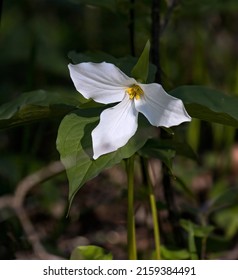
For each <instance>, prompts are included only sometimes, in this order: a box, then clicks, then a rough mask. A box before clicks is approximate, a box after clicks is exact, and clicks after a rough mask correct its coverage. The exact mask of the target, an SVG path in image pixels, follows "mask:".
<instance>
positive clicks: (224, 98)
mask: <svg viewBox="0 0 238 280" xmlns="http://www.w3.org/2000/svg"><path fill="white" fill-rule="evenodd" d="M169 94H171V95H172V96H174V97H177V98H180V99H181V100H182V101H183V102H184V105H185V107H186V109H187V111H188V113H189V115H190V116H191V117H193V118H198V119H200V120H204V121H208V122H215V123H220V124H225V125H230V126H234V127H238V110H237V108H238V98H237V97H232V96H228V95H225V94H224V93H222V92H220V91H217V90H214V89H210V88H207V87H203V86H182V87H178V88H176V89H174V90H172V91H170V92H169Z"/></svg>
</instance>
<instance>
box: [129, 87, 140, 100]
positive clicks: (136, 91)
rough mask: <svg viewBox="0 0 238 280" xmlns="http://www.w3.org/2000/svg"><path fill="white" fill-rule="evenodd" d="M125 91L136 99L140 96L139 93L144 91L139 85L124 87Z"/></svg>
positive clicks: (131, 97)
mask: <svg viewBox="0 0 238 280" xmlns="http://www.w3.org/2000/svg"><path fill="white" fill-rule="evenodd" d="M126 93H127V94H129V98H130V99H133V98H135V99H136V100H138V99H140V98H141V95H143V94H144V91H143V90H142V88H141V87H140V86H138V85H132V86H131V87H129V88H127V89H126Z"/></svg>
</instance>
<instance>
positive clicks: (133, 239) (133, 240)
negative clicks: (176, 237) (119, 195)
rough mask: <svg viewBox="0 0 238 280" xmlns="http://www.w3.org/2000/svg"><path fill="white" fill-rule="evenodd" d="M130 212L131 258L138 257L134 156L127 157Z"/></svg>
mask: <svg viewBox="0 0 238 280" xmlns="http://www.w3.org/2000/svg"><path fill="white" fill-rule="evenodd" d="M127 180H128V210H127V211H128V212H127V244H128V245H127V246H128V258H129V260H136V259H137V250H136V233H135V217H134V156H132V157H130V158H129V159H127Z"/></svg>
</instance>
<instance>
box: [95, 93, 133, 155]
mask: <svg viewBox="0 0 238 280" xmlns="http://www.w3.org/2000/svg"><path fill="white" fill-rule="evenodd" d="M137 118H138V112H137V110H136V109H135V104H134V102H133V101H132V100H130V99H129V97H128V95H125V98H124V99H123V100H122V102H120V103H119V104H117V105H116V106H114V107H112V108H109V109H106V110H104V111H103V112H102V113H101V115H100V122H99V124H98V126H97V127H96V128H95V129H94V130H93V131H92V140H93V151H94V156H93V158H94V159H97V158H98V157H100V156H101V155H104V154H107V153H110V152H114V151H116V150H117V149H119V148H120V147H123V146H124V145H125V144H126V143H127V142H128V140H129V139H130V138H131V137H132V136H133V135H134V134H135V132H136V130H137V126H138V124H137Z"/></svg>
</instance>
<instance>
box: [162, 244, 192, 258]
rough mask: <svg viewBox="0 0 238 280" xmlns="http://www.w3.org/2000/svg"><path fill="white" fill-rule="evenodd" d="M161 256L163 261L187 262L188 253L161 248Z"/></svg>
mask: <svg viewBox="0 0 238 280" xmlns="http://www.w3.org/2000/svg"><path fill="white" fill-rule="evenodd" d="M161 255H162V258H163V259H164V260H187V259H189V257H190V253H189V252H188V251H187V250H185V249H177V250H175V249H174V250H171V249H168V248H166V247H165V246H161Z"/></svg>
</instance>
